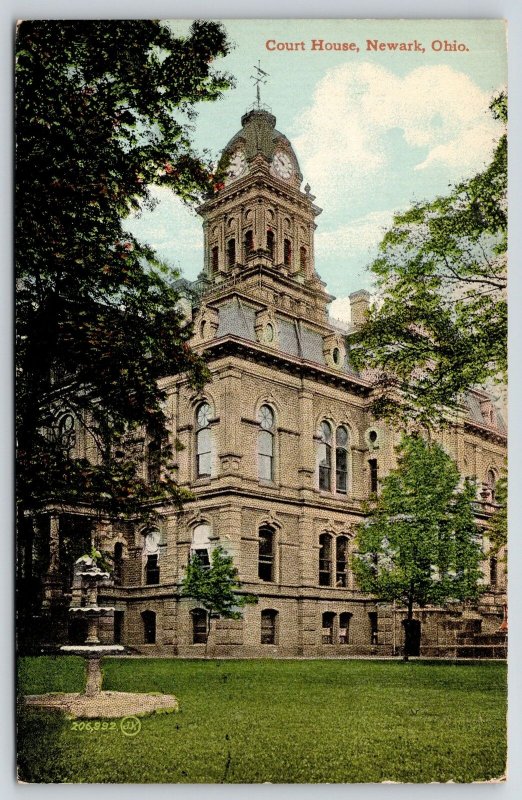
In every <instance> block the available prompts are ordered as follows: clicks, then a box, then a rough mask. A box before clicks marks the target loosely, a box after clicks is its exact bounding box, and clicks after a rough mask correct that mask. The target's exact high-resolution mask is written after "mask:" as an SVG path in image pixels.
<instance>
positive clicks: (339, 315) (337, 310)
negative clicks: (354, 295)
mask: <svg viewBox="0 0 522 800" xmlns="http://www.w3.org/2000/svg"><path fill="white" fill-rule="evenodd" d="M328 313H329V314H330V316H331V317H333V319H338V320H340V322H351V321H352V314H351V311H350V298H349V297H336V299H335V300H333V302H332V303H330V307H329V309H328Z"/></svg>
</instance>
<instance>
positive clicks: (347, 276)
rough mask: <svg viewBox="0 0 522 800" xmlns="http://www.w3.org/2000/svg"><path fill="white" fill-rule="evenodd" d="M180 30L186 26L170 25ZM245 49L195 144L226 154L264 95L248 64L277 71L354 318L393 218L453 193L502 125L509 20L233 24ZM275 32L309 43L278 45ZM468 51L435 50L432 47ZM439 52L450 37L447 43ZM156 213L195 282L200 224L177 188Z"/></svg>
mask: <svg viewBox="0 0 522 800" xmlns="http://www.w3.org/2000/svg"><path fill="white" fill-rule="evenodd" d="M171 24H172V26H173V28H174V29H175V30H176V31H177V32H180V33H184V32H186V31H187V29H188V27H189V22H186V21H173V22H172V23H171ZM224 25H225V27H226V28H227V30H228V33H229V37H230V39H231V40H232V41H233V42H234V43H235V48H234V50H233V51H232V52H231V54H230V55H229V56H227V57H226V59H223V60H221V61H220V62H219V63H217V62H216V68H218V69H220V70H228V71H229V72H231V73H232V74H233V75H234V76H235V77H236V82H237V85H236V88H235V89H233V90H230V91H228V92H227V93H226V94H225V95H224V97H223V98H222V99H221V100H219V101H218V102H216V103H208V104H201V105H200V108H199V109H198V110H199V114H198V118H197V120H196V122H195V128H194V141H195V144H196V147H197V148H199V149H203V148H207V149H209V150H210V151H211V152H212V153H213V154H214V155H215V157H216V158H217V157H218V156H219V152H220V150H221V148H223V147H224V146H225V144H226V143H227V142H228V140H229V139H230V138H231V137H232V136H233V134H234V133H235V132H236V131H237V130H238V129H239V128H240V127H241V123H240V119H241V115H242V114H243V113H244V111H245V110H246V109H247V108H248V107H249V106H251V105H252V103H253V101H254V89H253V87H252V81H251V80H250V76H251V74H252V66H253V65H254V64H256V63H257V61H258V59H260V60H261V66H262V68H263V69H265V70H266V71H267V72H268V73H269V74H270V77H269V78H268V82H267V84H266V86H264V87H263V88H262V100H263V102H264V103H266V104H268V105H269V106H270V107H271V109H272V111H273V113H274V114H275V115H276V117H277V128H278V130H280V131H282V132H283V133H284V134H285V135H286V136H288V137H289V139H290V140H291V142H292V144H293V146H294V150H295V152H296V154H297V158H298V160H299V163H300V167H301V172H302V173H303V176H304V180H303V185H304V184H305V183H307V182H308V183H309V184H310V185H311V189H312V193H313V194H314V195H315V196H316V203H317V204H318V205H319V206H320V207H321V208H322V209H323V213H322V214H321V215H320V216H319V217H318V219H317V225H318V227H317V231H316V268H317V270H318V272H319V274H320V275H321V277H322V278H323V280H325V281H326V283H327V287H328V290H329V291H330V292H331V293H332V294H334V295H335V296H336V297H337V298H338V299H337V300H336V301H334V303H333V304H332V308H331V311H332V313H333V314H334V316H336V317H339V318H341V319H348V318H349V313H348V303H347V301H346V297H347V295H348V294H349V293H350V292H352V291H355V290H357V289H360V288H370V289H371V275H370V273H369V272H368V269H367V267H368V264H369V263H370V262H371V260H372V257H373V256H374V255H375V253H376V248H377V246H378V243H379V241H380V239H381V238H382V235H383V232H384V230H385V229H386V227H387V226H389V225H390V223H391V221H392V217H393V213H394V212H396V211H399V210H401V209H405V208H407V207H408V206H409V205H410V204H411V202H412V201H414V200H425V199H430V198H433V197H435V196H437V195H439V194H444V193H445V192H446V191H447V189H448V186H449V185H450V184H451V183H452V182H455V181H457V180H460V179H463V178H466V177H468V176H470V175H472V174H473V173H474V172H476V171H477V170H479V169H481V168H482V166H483V165H484V164H485V163H487V161H488V160H489V158H490V156H491V153H492V150H493V147H494V143H495V140H496V138H497V137H498V135H499V133H500V129H499V125H498V123H496V122H495V121H494V120H493V119H492V117H491V114H490V112H489V111H488V104H489V101H490V98H491V96H492V95H493V94H494V93H495V92H496V91H498V90H499V89H500V88H502V87H505V85H506V48H505V30H504V24H503V22H502V21H500V20H346V19H345V20H331V19H329V20H315V19H314V20H226V21H225V22H224ZM313 39H316V40H320V39H322V40H323V41H324V42H354V43H355V44H356V46H357V47H359V51H358V52H357V51H336V50H331V51H326V50H312V49H311V42H312V40H313ZM267 40H275V41H277V42H304V45H305V49H304V50H303V49H299V50H298V51H295V50H294V51H291V52H289V51H278V50H275V51H269V50H267V48H266V42H267ZM367 40H372V41H373V40H378V42H384V43H388V42H415V41H417V47H419V46H420V47H424V50H425V52H421V51H418V50H417V51H413V50H412V51H398V50H393V51H390V50H388V49H386V50H384V51H377V52H375V51H368V50H367ZM445 40H446V41H447V42H449V43H451V44H452V43H454V42H456V43H457V44H462V46H463V47H465V48H467V49H465V50H463V51H462V50H461V51H458V50H450V51H446V52H445V51H444V49H442V50H440V51H438V52H437V51H435V50H434V49H432V42H435V47H439V45H438V44H437V43H438V42H442V43H444V41H445ZM442 48H444V45H443V44H442ZM153 194H154V196H155V197H157V199H158V200H159V203H158V205H157V206H156V208H155V209H154V211H152V212H149V211H144V212H143V213H142V215H141V217H140V218H139V219H132V220H129V221H128V223H127V224H128V227H129V228H130V229H131V230H132V231H133V232H134V233H135V234H136V235H137V236H139V237H140V238H142V239H144V240H145V241H147V242H149V243H150V244H152V245H153V246H154V247H155V248H156V249H157V251H158V253H159V255H160V256H162V257H163V258H164V259H166V260H167V261H168V262H169V263H171V264H172V265H173V266H175V267H177V268H178V269H179V270H180V271H181V272H182V274H183V275H184V276H185V277H187V278H189V279H193V278H195V277H196V275H197V274H198V272H199V271H200V270H201V268H202V263H203V253H202V230H201V220H200V218H199V217H198V216H197V215H196V214H195V212H194V211H192V210H190V209H188V208H186V207H185V206H183V204H181V203H180V202H179V200H178V199H177V198H176V197H175V196H174V195H173V194H172V193H170V192H169V191H168V190H166V189H163V190H154V191H153Z"/></svg>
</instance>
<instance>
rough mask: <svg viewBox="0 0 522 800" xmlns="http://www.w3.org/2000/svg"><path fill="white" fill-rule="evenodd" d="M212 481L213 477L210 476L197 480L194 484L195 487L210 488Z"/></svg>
mask: <svg viewBox="0 0 522 800" xmlns="http://www.w3.org/2000/svg"><path fill="white" fill-rule="evenodd" d="M211 480H212V476H211V475H208V476H206V475H205V477H202V478H196V480H195V481H194V483H193V486H208V484H209V483H210V481H211Z"/></svg>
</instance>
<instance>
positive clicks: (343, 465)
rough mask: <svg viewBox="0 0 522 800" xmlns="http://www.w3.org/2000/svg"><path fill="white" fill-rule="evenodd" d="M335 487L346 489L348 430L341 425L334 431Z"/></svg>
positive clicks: (344, 490) (337, 489)
mask: <svg viewBox="0 0 522 800" xmlns="http://www.w3.org/2000/svg"><path fill="white" fill-rule="evenodd" d="M335 489H336V491H338V492H341V493H342V494H346V492H347V491H348V431H347V430H346V428H344V427H342V426H341V427H340V428H337V431H336V433H335Z"/></svg>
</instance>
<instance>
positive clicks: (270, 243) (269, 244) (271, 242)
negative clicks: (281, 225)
mask: <svg viewBox="0 0 522 800" xmlns="http://www.w3.org/2000/svg"><path fill="white" fill-rule="evenodd" d="M266 249H267V250H268V254H269V256H270V258H273V257H274V250H275V235H274V231H267V232H266Z"/></svg>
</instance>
